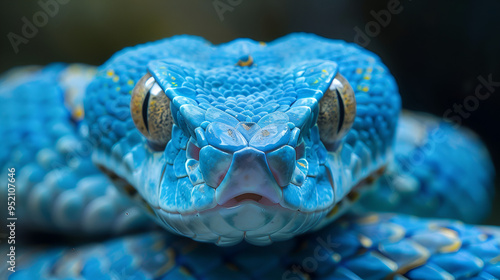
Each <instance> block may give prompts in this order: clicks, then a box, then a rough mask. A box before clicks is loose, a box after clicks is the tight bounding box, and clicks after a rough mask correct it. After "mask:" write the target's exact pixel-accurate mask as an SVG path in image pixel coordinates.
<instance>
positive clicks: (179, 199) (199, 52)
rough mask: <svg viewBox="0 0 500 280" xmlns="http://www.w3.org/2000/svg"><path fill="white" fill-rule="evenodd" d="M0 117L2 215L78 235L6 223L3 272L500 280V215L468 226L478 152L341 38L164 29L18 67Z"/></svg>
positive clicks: (475, 211)
mask: <svg viewBox="0 0 500 280" xmlns="http://www.w3.org/2000/svg"><path fill="white" fill-rule="evenodd" d="M0 125H1V126H0V135H2V145H3V148H2V149H1V150H0V166H2V169H1V172H0V174H2V177H1V178H4V179H5V181H7V178H9V177H8V176H9V175H8V174H9V173H12V172H11V171H9V170H11V169H15V178H16V192H15V193H16V209H15V211H16V216H17V217H18V220H17V227H18V228H17V231H18V232H19V231H20V230H23V231H24V230H27V231H28V230H29V231H34V232H48V233H58V234H63V235H66V236H69V237H72V238H76V239H78V238H85V239H87V240H88V239H90V241H88V242H86V243H82V244H79V245H75V246H71V245H63V244H56V245H55V246H48V247H47V246H46V247H37V246H31V245H30V246H22V241H21V240H20V239H18V240H17V242H18V243H19V244H18V245H17V252H16V254H17V263H16V269H15V270H16V272H15V273H11V272H10V271H8V270H7V268H8V263H5V262H2V263H1V264H0V273H1V274H5V275H9V278H8V279H386V278H390V279H468V278H471V279H497V278H500V264H499V263H498V262H499V261H500V243H499V242H500V230H499V229H498V228H495V227H491V226H472V225H468V224H464V223H463V222H466V223H478V222H480V221H481V219H482V218H484V217H485V216H486V215H488V214H489V212H490V210H491V208H490V206H491V205H490V204H491V202H490V199H491V197H492V194H493V175H494V170H493V166H492V164H491V161H490V158H489V155H488V152H487V150H486V149H485V148H484V146H483V144H482V143H481V141H480V140H479V139H478V137H477V136H476V135H474V134H473V133H472V132H470V131H469V130H467V129H465V128H457V127H455V126H454V125H453V124H451V123H447V122H444V121H442V120H440V119H438V118H435V117H433V116H430V115H427V114H424V113H414V112H405V111H401V101H400V96H399V93H398V88H397V85H396V82H395V79H394V78H393V77H392V75H391V74H390V72H389V70H388V69H387V68H386V66H385V65H384V64H383V63H382V62H381V60H380V58H378V57H377V56H376V55H374V54H373V53H371V52H369V51H367V50H364V49H362V48H360V47H358V46H356V45H354V44H349V43H346V42H343V41H337V40H330V39H325V38H321V37H318V36H315V35H310V34H291V35H288V36H285V37H283V38H280V39H277V40H275V41H272V42H269V43H264V42H255V41H253V40H249V39H238V40H235V41H232V42H229V43H225V44H221V45H212V44H211V43H209V42H207V41H206V40H204V39H202V38H199V37H194V36H176V37H173V38H168V39H164V40H160V41H157V42H151V43H147V44H143V45H139V46H136V47H131V48H126V49H124V50H122V51H120V52H118V53H116V54H115V55H114V56H113V57H111V58H110V59H109V60H108V61H107V62H106V63H105V64H104V65H102V66H100V67H98V68H95V67H92V66H86V65H79V64H73V65H66V64H51V65H48V66H46V67H43V68H40V67H24V68H18V69H14V70H11V71H9V72H7V73H5V74H4V75H3V76H2V79H1V81H0ZM2 180H3V179H2ZM2 184H3V183H2ZM0 195H1V197H0V198H1V199H2V205H4V202H3V201H7V195H8V194H7V188H3V189H2V190H1V191H0ZM2 208H5V209H2V212H0V213H2V218H3V220H5V218H4V216H5V215H6V214H7V213H4V212H3V211H5V210H6V209H7V208H6V207H4V206H2ZM70 240H72V239H70ZM2 246H3V245H2ZM2 255H3V256H5V255H4V254H2Z"/></svg>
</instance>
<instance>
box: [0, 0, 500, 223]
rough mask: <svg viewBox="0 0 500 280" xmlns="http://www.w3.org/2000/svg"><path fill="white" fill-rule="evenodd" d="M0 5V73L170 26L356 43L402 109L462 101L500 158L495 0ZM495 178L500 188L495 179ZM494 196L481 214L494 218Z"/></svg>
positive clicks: (178, 30)
mask: <svg viewBox="0 0 500 280" xmlns="http://www.w3.org/2000/svg"><path fill="white" fill-rule="evenodd" d="M41 3H46V4H45V5H43V4H41ZM0 5H1V8H0V31H1V32H0V34H1V35H2V36H3V37H2V39H1V40H0V41H1V46H0V48H1V56H0V61H1V65H0V71H5V70H7V69H9V68H11V67H13V66H18V65H28V64H41V65H43V64H47V63H50V62H53V61H64V62H84V63H88V64H94V65H99V64H102V63H103V62H104V61H105V60H106V59H107V58H109V57H110V55H112V54H113V53H114V52H116V51H117V50H120V49H122V48H124V47H126V46H132V45H136V44H139V43H143V42H147V41H152V40H156V39H160V38H164V37H169V36H172V35H176V34H193V35H199V36H203V37H205V38H207V39H208V40H210V41H212V42H213V43H222V42H226V41H230V40H232V39H235V38H238V37H249V38H252V39H255V40H262V41H269V40H273V39H275V38H277V37H280V36H283V35H285V34H288V33H290V32H297V31H303V32H312V33H316V34H318V35H321V36H324V37H328V38H338V39H343V40H346V41H350V42H357V43H360V44H363V45H365V46H366V48H367V49H369V50H371V51H373V52H375V53H377V54H378V55H379V56H380V57H381V58H382V60H383V61H384V62H385V63H386V64H387V66H388V67H389V69H390V70H391V71H392V73H393V74H394V76H395V77H396V80H397V81H398V84H399V86H400V92H401V95H402V99H403V106H404V107H405V108H407V109H412V110H421V111H427V112H431V113H433V114H435V115H438V116H443V115H444V114H445V112H446V111H447V110H450V109H451V110H452V111H453V110H458V109H455V107H456V106H464V101H467V102H468V104H465V107H464V109H463V110H464V112H462V113H461V114H462V116H460V113H458V111H455V112H453V113H451V114H450V115H449V117H455V118H457V116H459V117H458V118H459V119H460V120H461V122H462V124H463V125H464V126H466V127H469V128H471V129H473V130H474V131H476V132H477V133H478V134H479V135H480V136H481V137H482V139H483V140H484V141H485V142H486V144H487V146H488V148H489V150H490V152H491V153H492V155H493V158H494V161H495V165H496V169H497V170H498V169H499V166H500V156H499V153H500V151H499V143H500V130H499V129H500V127H499V125H498V124H497V120H499V118H498V117H497V114H498V112H499V111H500V110H499V108H500V98H499V94H500V84H499V83H500V21H499V20H498V16H499V15H500V1H497V0H474V1H473V0H468V1H430V0H401V1H396V0H376V1H367V0H334V1H326V0H323V1H319V0H318V1H290V0H288V1H286V0H279V1H272V2H271V1H266V0H216V1H212V0H189V1H166V0H146V1H134V0H120V1H111V0H107V1H103V0H87V1H76V0H41V1H13V0H9V1H5V0H3V1H2V2H1V4H0ZM42 6H45V8H43V7H42ZM44 9H45V10H46V11H48V12H44ZM47 13H48V15H47ZM44 14H45V15H46V16H44ZM387 15H390V18H389V17H388V16H387ZM23 18H24V19H23ZM377 18H378V20H379V21H378V22H377ZM26 21H28V22H30V23H33V24H38V25H39V26H40V27H38V28H37V29H38V30H29V28H26V30H24V31H25V33H26V34H24V35H23V26H25V25H26ZM35 27H36V25H35ZM367 27H368V28H369V29H368V30H366V28H367ZM357 30H361V32H363V34H364V35H359V32H360V31H357ZM25 35H28V36H25ZM28 37H31V38H28ZM16 49H17V50H16ZM16 52H17V53H16ZM479 77H483V78H484V80H488V79H490V80H492V81H493V82H495V83H497V84H496V85H495V84H492V85H490V87H486V86H483V88H482V90H481V93H482V94H483V100H479V99H477V98H475V97H474V96H475V90H476V88H477V87H478V86H480V85H483V84H484V83H482V82H481V78H479ZM488 89H489V90H488ZM487 92H490V94H489V96H487V97H486V95H488V94H487ZM455 104H456V105H455ZM457 176H460V174H457ZM496 185H497V193H498V192H500V188H499V187H498V185H499V184H498V180H497V184H496ZM472 187H473V186H472ZM499 197H500V196H499V195H498V194H497V199H496V203H495V212H494V214H493V215H492V218H490V220H489V221H487V222H490V223H495V224H500V215H499V214H498V213H500V212H499V211H500V199H499Z"/></svg>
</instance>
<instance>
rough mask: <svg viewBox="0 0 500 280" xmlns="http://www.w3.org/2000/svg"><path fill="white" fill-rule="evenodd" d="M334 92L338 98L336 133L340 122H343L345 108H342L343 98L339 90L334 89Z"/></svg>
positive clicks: (340, 125)
mask: <svg viewBox="0 0 500 280" xmlns="http://www.w3.org/2000/svg"><path fill="white" fill-rule="evenodd" d="M335 92H336V93H337V99H338V100H339V126H338V127H337V133H338V132H340V129H341V128H342V124H343V123H344V114H345V111H344V110H345V108H344V100H342V96H340V92H339V90H338V89H336V90H335Z"/></svg>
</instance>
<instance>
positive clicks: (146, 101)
mask: <svg viewBox="0 0 500 280" xmlns="http://www.w3.org/2000/svg"><path fill="white" fill-rule="evenodd" d="M149 96H150V93H149V90H148V93H146V97H145V98H144V103H142V120H143V121H144V126H146V130H147V131H148V133H149V125H148V106H149Z"/></svg>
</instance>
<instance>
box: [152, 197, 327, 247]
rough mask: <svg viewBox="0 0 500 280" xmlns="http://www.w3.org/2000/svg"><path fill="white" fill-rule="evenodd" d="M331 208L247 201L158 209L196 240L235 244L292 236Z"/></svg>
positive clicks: (167, 223) (166, 221)
mask: <svg viewBox="0 0 500 280" xmlns="http://www.w3.org/2000/svg"><path fill="white" fill-rule="evenodd" d="M328 210H329V209H325V210H324V211H316V212H309V213H305V212H300V211H295V210H290V209H286V208H283V207H282V206H280V205H279V204H276V205H263V204H260V203H258V202H255V201H243V202H240V203H239V204H238V205H236V206H232V207H223V206H219V205H218V206H216V207H215V208H212V209H209V210H206V211H202V212H195V213H190V214H179V213H168V212H166V211H163V210H162V209H155V212H156V214H157V215H158V217H160V218H161V219H162V221H163V224H162V226H163V227H165V228H166V229H168V230H169V231H171V232H173V233H176V234H180V235H184V236H186V237H189V238H192V239H194V240H196V241H201V242H209V243H215V244H217V245H219V246H231V245H235V244H237V243H239V242H241V241H242V240H243V239H244V240H246V241H247V242H248V243H251V244H254V245H268V244H271V243H272V242H275V241H282V240H287V239H290V238H292V237H294V236H296V235H298V234H301V233H304V232H306V231H308V230H311V229H312V228H314V227H315V226H316V225H317V224H318V223H319V222H320V221H321V220H322V219H323V218H324V217H325V215H326V213H328Z"/></svg>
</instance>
